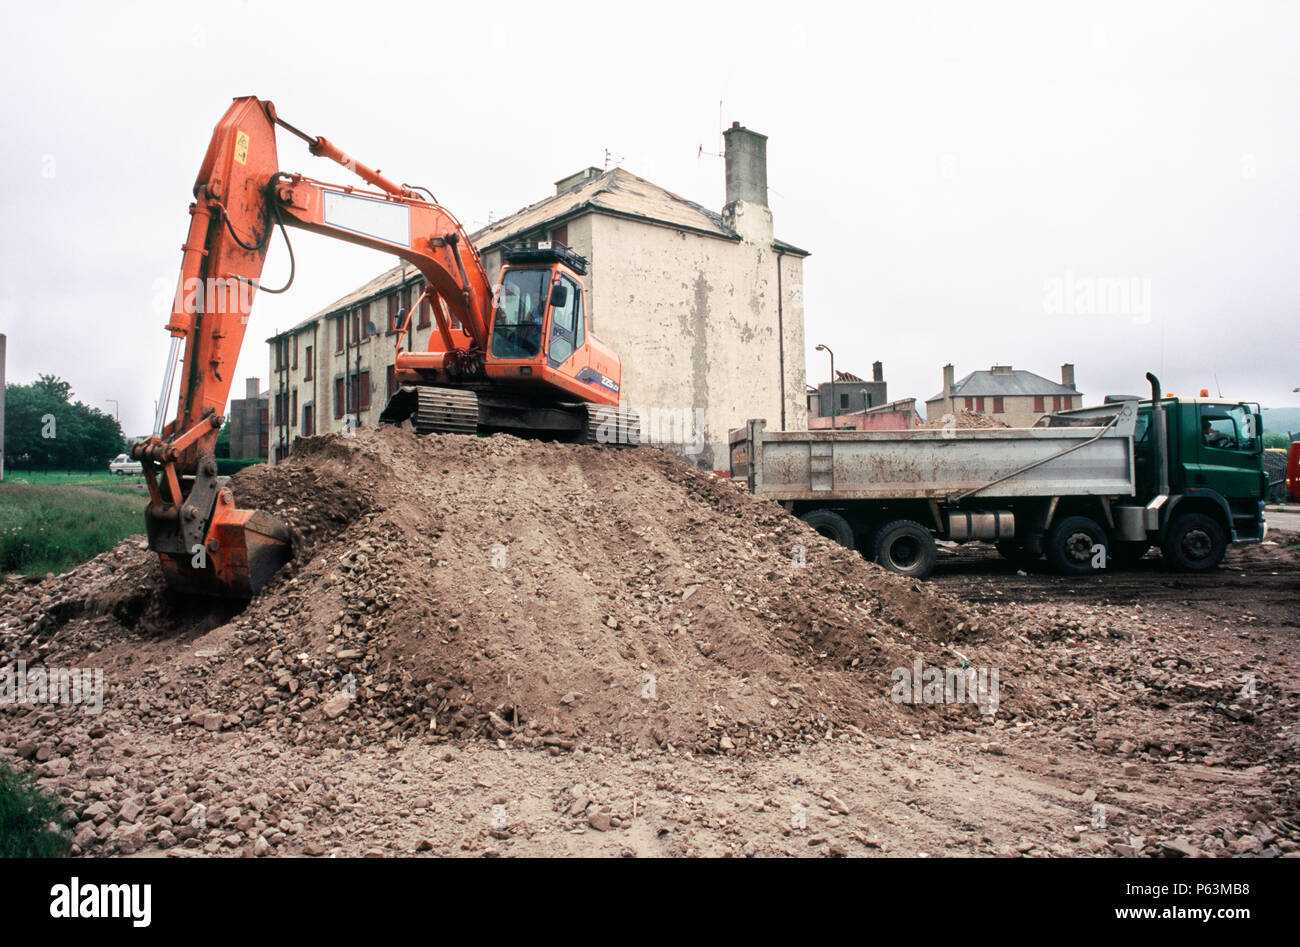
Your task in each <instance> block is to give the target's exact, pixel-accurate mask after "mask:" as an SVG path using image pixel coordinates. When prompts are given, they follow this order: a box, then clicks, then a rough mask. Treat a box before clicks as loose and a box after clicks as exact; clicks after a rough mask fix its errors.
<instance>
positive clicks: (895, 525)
mask: <svg viewBox="0 0 1300 947" xmlns="http://www.w3.org/2000/svg"><path fill="white" fill-rule="evenodd" d="M935 556H936V552H935V548H934V537H933V536H931V535H930V531H929V530H928V529H926V528H925V527H924V526H922V525H921V524H920V523H918V522H916V521H915V520H894V521H893V522H892V523H886V524H885V525H884V526H882V527H880V529H879V531H877V533H876V537H875V559H876V562H878V563H880V564H881V565H882V566H884V567H885V568H886V569H888V570H889V571H890V572H897V573H898V574H899V575H905V576H910V577H911V578H913V579H924V578H927V577H929V575H930V573H931V572H933V571H934V560H935Z"/></svg>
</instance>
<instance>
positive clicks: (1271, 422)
mask: <svg viewBox="0 0 1300 947" xmlns="http://www.w3.org/2000/svg"><path fill="white" fill-rule="evenodd" d="M1263 413H1264V430H1265V432H1272V431H1278V432H1280V433H1282V434H1287V433H1295V434H1300V408H1264V409H1263Z"/></svg>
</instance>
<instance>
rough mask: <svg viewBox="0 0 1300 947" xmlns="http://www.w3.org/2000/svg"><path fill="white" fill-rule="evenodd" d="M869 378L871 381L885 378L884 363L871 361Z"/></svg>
mask: <svg viewBox="0 0 1300 947" xmlns="http://www.w3.org/2000/svg"><path fill="white" fill-rule="evenodd" d="M871 380H872V381H884V380H885V364H884V363H883V362H872V363H871Z"/></svg>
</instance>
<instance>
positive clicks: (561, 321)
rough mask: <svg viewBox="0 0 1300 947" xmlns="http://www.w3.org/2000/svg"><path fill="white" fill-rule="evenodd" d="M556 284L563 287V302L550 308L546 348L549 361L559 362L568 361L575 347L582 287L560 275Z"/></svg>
mask: <svg viewBox="0 0 1300 947" xmlns="http://www.w3.org/2000/svg"><path fill="white" fill-rule="evenodd" d="M556 285H557V286H562V287H564V291H565V292H564V296H565V299H564V304H563V305H562V306H555V307H553V308H552V309H551V343H550V348H549V349H548V354H549V355H550V358H551V361H553V362H556V363H559V362H565V361H568V359H569V357H570V356H572V355H573V352H574V349H575V348H577V344H576V341H575V340H576V338H577V323H578V314H579V310H580V309H581V306H582V289H581V288H580V287H579V286H578V285H577V284H575V283H574V282H573V280H571V279H569V278H568V277H567V276H561V277H559V278H558V279H557V280H556Z"/></svg>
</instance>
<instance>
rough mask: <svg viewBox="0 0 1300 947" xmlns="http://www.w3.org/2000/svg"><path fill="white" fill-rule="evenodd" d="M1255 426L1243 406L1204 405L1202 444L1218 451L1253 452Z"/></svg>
mask: <svg viewBox="0 0 1300 947" xmlns="http://www.w3.org/2000/svg"><path fill="white" fill-rule="evenodd" d="M1253 427H1254V425H1253V424H1252V423H1251V419H1250V418H1248V414H1247V411H1246V409H1245V408H1244V407H1242V406H1241V405H1219V404H1215V405H1202V406H1201V443H1203V444H1204V445H1205V446H1206V447H1213V448H1215V449H1217V450H1251V449H1253V447H1254V434H1253V431H1252V428H1253Z"/></svg>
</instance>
